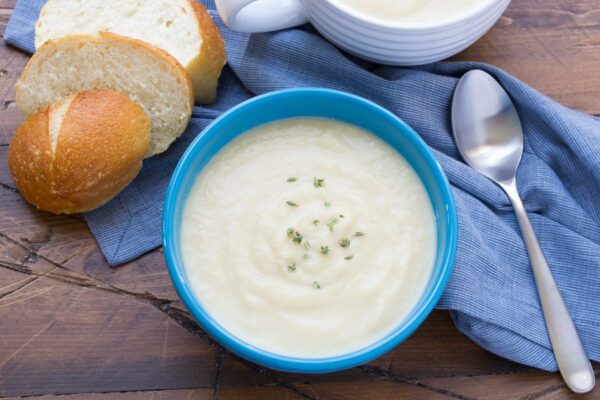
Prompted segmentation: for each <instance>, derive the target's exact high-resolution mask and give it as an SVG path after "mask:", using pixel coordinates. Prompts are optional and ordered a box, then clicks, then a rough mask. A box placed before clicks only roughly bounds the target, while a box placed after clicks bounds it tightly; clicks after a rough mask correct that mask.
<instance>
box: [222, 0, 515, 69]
mask: <svg viewBox="0 0 600 400" xmlns="http://www.w3.org/2000/svg"><path fill="white" fill-rule="evenodd" d="M509 3H510V0H481V2H480V3H478V4H477V5H476V6H473V8H472V9H470V10H468V11H467V12H465V13H463V14H461V15H457V16H453V17H452V16H451V17H449V18H447V19H443V20H439V21H433V22H427V23H404V22H403V23H400V22H394V21H388V20H383V19H377V18H374V17H370V16H368V15H365V14H361V13H358V12H357V11H355V10H353V9H352V8H349V7H348V6H346V5H345V4H344V3H343V2H341V1H340V0H278V2H277V7H273V4H274V3H273V1H271V0H216V5H217V9H218V11H219V13H220V14H221V17H222V18H223V21H224V22H225V24H226V25H228V26H229V27H230V28H231V29H233V30H237V31H241V32H268V31H273V30H278V29H284V28H286V27H290V26H295V25H298V24H301V23H304V22H311V23H312V24H313V26H314V27H315V28H316V29H317V30H318V31H319V32H320V33H321V34H322V35H323V36H324V37H325V38H327V39H328V40H329V41H331V42H332V43H334V44H335V45H337V46H339V47H340V48H342V49H344V50H346V51H347V52H349V53H351V54H354V55H356V56H358V57H360V58H363V59H365V60H369V61H373V62H377V63H380V64H387V65H421V64H427V63H431V62H434V61H439V60H442V59H444V58H447V57H450V56H452V55H454V54H456V53H458V52H460V51H462V50H464V49H465V48H467V47H468V46H470V45H471V44H472V43H474V42H475V41H476V40H477V39H479V38H480V37H481V36H483V35H484V34H485V33H486V32H487V31H488V30H489V29H490V28H491V27H492V26H493V25H494V24H495V23H496V21H497V20H498V19H499V18H500V16H501V15H502V13H503V12H504V10H506V7H508V4H509Z"/></svg>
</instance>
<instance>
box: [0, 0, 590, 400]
mask: <svg viewBox="0 0 600 400" xmlns="http://www.w3.org/2000/svg"><path fill="white" fill-rule="evenodd" d="M14 4H15V0H0V34H1V33H3V32H4V29H5V27H6V23H7V21H8V18H9V17H10V14H11V12H12V8H13V7H14ZM27 58H28V57H27V55H25V54H23V53H21V52H19V51H17V50H15V49H12V48H10V47H7V46H6V45H5V44H4V43H3V42H2V43H0V397H6V398H27V397H36V398H40V399H51V398H54V397H57V396H58V395H67V396H65V398H67V399H73V400H83V399H86V400H87V399H90V400H91V399H94V400H104V399H118V400H119V399H121V400H133V399H185V398H189V399H209V398H219V399H283V398H285V399H302V398H304V399H366V398H368V399H429V398H431V399H447V398H455V399H463V400H464V399H530V400H533V399H544V400H558V399H570V398H577V399H582V400H583V399H600V390H596V391H595V392H593V393H591V394H588V395H585V396H574V395H572V394H570V392H569V391H568V390H567V389H566V388H565V385H564V384H563V383H562V381H561V379H560V376H559V375H558V374H553V373H545V372H540V371H536V370H534V369H531V368H527V367H524V366H521V365H517V364H515V363H512V362H509V361H506V360H503V359H501V358H499V357H496V356H494V355H492V354H490V353H487V352H486V351H484V350H482V349H481V348H479V347H478V346H477V345H475V344H474V343H472V342H471V341H470V340H469V339H467V338H466V337H465V336H463V335H462V334H460V333H459V332H458V331H457V330H456V329H455V328H454V326H453V325H452V322H451V320H450V317H449V315H448V313H447V312H443V311H435V312H433V314H432V315H431V316H430V317H429V319H428V320H427V321H426V322H425V324H424V325H423V326H422V327H421V328H420V329H419V330H418V331H417V332H416V333H415V334H414V335H413V336H412V337H411V338H410V339H409V340H408V341H407V342H405V343H404V344H403V345H401V346H400V347H399V348H397V349H396V350H394V351H392V352H391V353H389V354H387V355H386V356H384V357H382V358H380V359H378V360H376V361H374V362H373V363H371V364H369V365H365V366H361V367H358V368H354V369H351V370H349V371H346V372H342V373H336V374H330V375H323V376H310V375H308V376H306V375H295V374H285V373H279V372H274V371H270V370H266V369H263V368H261V367H259V366H256V365H254V364H251V363H249V362H246V361H244V360H240V359H239V358H237V357H235V356H233V355H232V354H230V353H229V352H227V351H225V350H223V349H222V348H221V347H220V346H219V345H217V344H215V343H214V342H213V341H211V340H210V339H209V338H208V337H207V336H206V335H205V334H204V332H202V330H200V329H199V328H198V327H197V326H196V324H195V323H194V322H193V321H192V319H191V318H190V316H189V315H188V313H187V312H186V310H185V309H184V307H183V306H182V304H181V303H180V302H179V300H178V299H177V296H176V294H175V292H174V289H173V287H172V286H171V283H170V281H169V278H168V275H167V271H166V268H165V264H164V261H163V257H162V253H161V251H160V250H156V251H154V252H152V253H150V254H147V255H145V256H143V257H141V258H140V259H139V260H136V261H135V262H132V263H129V264H127V265H125V266H122V267H119V268H116V269H111V268H109V267H108V266H107V265H106V263H105V261H104V258H103V257H102V255H101V254H100V252H99V251H98V248H97V247H96V243H95V242H94V239H93V237H92V236H91V235H90V232H89V231H88V229H87V227H86V225H85V223H84V222H83V220H82V219H81V218H80V217H78V216H72V217H65V216H61V217H57V216H53V215H50V214H46V213H43V212H39V211H36V210H35V209H33V208H31V207H29V206H28V205H27V204H26V203H25V202H24V201H23V199H22V198H21V197H20V196H19V193H18V191H17V189H16V188H15V186H14V183H13V181H12V180H11V177H10V175H9V172H8V168H7V166H6V154H7V150H8V144H9V142H10V138H11V135H12V134H13V132H14V130H15V128H16V127H17V125H18V124H19V123H20V122H21V121H22V116H21V115H20V113H19V112H18V111H17V108H16V105H15V102H14V100H15V93H14V83H15V81H16V79H17V77H18V75H19V73H20V71H21V69H22V68H23V66H24V65H25V63H26V61H27ZM456 59H463V60H479V61H485V62H489V63H492V64H495V65H498V66H500V67H502V68H504V69H506V70H508V71H509V72H511V73H513V74H515V75H516V76H518V77H519V78H521V79H522V80H524V81H526V82H528V83H529V84H531V85H532V86H533V87H535V88H537V89H539V90H540V91H542V92H544V93H546V94H548V95H549V96H551V97H554V98H555V99H557V100H559V101H561V102H563V103H564V104H566V105H568V106H570V107H573V108H576V109H578V110H581V111H584V112H588V113H591V114H596V115H598V114H600V0H582V1H573V0H514V1H513V4H512V5H511V6H510V8H509V9H508V11H507V12H506V14H505V16H504V17H502V19H501V20H500V21H499V23H498V24H497V25H496V27H495V28H494V29H493V30H492V31H491V32H490V33H489V34H488V35H487V36H486V37H485V38H484V39H483V40H481V41H480V42H478V43H477V44H476V45H475V46H473V47H472V48H470V49H469V50H467V51H465V52H464V53H462V54H460V55H459V56H458V57H456ZM595 368H596V375H597V376H599V375H600V365H598V364H595Z"/></svg>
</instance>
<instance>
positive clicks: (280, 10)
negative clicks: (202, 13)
mask: <svg viewBox="0 0 600 400" xmlns="http://www.w3.org/2000/svg"><path fill="white" fill-rule="evenodd" d="M215 3H216V6H217V11H218V12H219V15H220V16H221V18H222V19H223V22H224V23H225V25H227V26H228V27H229V28H230V29H232V30H234V31H237V32H246V33H258V32H271V31H277V30H280V29H286V28H291V27H293V26H298V25H302V24H304V23H306V22H308V18H307V16H306V12H305V11H304V7H302V4H301V3H300V0H215Z"/></svg>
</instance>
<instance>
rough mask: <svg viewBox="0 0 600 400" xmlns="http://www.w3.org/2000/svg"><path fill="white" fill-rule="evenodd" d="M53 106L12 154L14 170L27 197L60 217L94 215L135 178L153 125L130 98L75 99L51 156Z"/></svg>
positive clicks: (22, 134) (106, 94)
mask: <svg viewBox="0 0 600 400" xmlns="http://www.w3.org/2000/svg"><path fill="white" fill-rule="evenodd" d="M52 112H53V106H50V107H49V108H46V109H44V110H42V111H40V112H38V113H35V114H34V115H32V116H31V117H30V118H29V119H28V120H27V121H25V122H24V123H23V124H22V125H21V126H20V127H19V128H18V129H17V132H16V134H15V136H14V138H13V141H12V143H11V145H10V148H9V167H10V170H11V173H12V174H13V177H14V178H15V182H16V183H17V187H18V188H19V190H20V192H21V193H22V194H23V197H25V199H26V200H27V201H29V202H30V203H32V204H34V205H35V206H36V207H38V208H40V209H43V210H46V211H50V212H53V213H56V214H61V213H65V214H71V213H78V212H84V211H89V210H91V209H94V208H96V207H99V206H100V205H102V204H104V203H105V202H107V201H108V200H110V199H111V198H113V197H114V196H115V195H117V193H119V192H120V191H121V190H122V189H123V188H124V187H125V186H126V185H127V184H128V183H129V182H131V181H132V180H133V178H135V176H136V175H137V173H138V172H139V170H140V168H141V166H142V160H143V158H144V155H145V153H146V151H147V149H148V145H149V142H150V121H149V119H148V117H147V116H146V114H145V113H144V111H143V110H142V108H141V106H139V105H138V104H137V103H135V102H134V101H132V100H131V99H130V98H129V97H128V96H127V95H125V94H122V93H117V92H114V91H111V90H91V91H87V92H81V93H79V94H77V95H75V96H74V97H73V99H72V101H71V103H70V105H69V106H68V109H67V111H66V112H65V114H64V116H63V118H62V124H61V125H60V131H59V133H58V138H57V142H56V148H55V150H54V151H52V147H51V141H50V134H49V129H50V126H49V120H50V115H51V113H52Z"/></svg>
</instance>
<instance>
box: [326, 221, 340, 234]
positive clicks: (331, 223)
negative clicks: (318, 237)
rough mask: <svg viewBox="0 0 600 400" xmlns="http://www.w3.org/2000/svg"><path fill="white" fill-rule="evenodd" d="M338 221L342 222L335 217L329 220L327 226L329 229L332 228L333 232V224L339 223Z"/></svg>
mask: <svg viewBox="0 0 600 400" xmlns="http://www.w3.org/2000/svg"><path fill="white" fill-rule="evenodd" d="M338 222H340V220H339V219H337V218H333V219H332V220H331V221H329V223H328V224H327V226H328V227H329V230H330V231H331V232H333V226H334V225H335V224H337V223H338Z"/></svg>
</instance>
